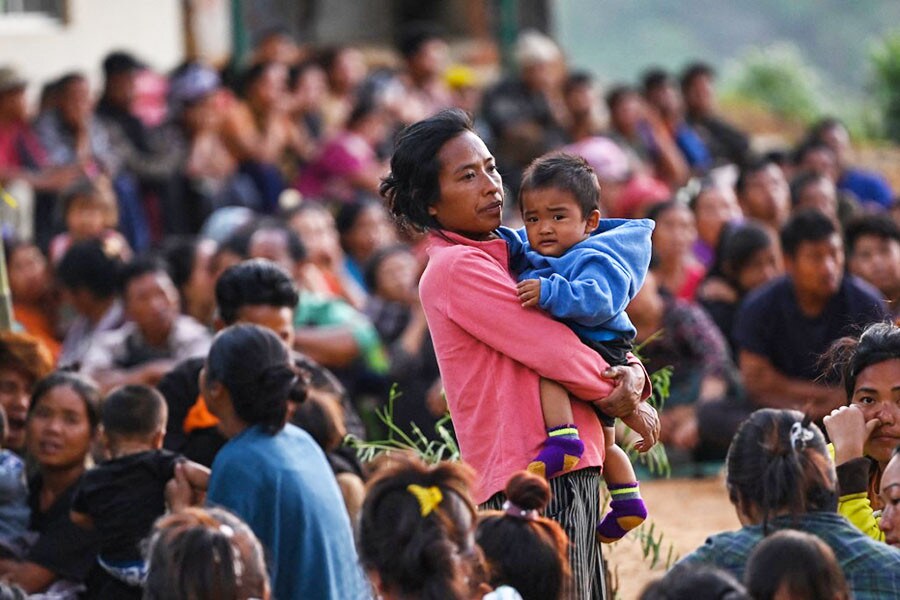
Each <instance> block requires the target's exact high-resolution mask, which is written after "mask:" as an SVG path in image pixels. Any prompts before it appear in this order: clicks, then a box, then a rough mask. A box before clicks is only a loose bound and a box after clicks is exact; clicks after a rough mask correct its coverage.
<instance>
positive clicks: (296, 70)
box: [287, 58, 322, 90]
mask: <svg viewBox="0 0 900 600" xmlns="http://www.w3.org/2000/svg"><path fill="white" fill-rule="evenodd" d="M320 68H322V65H320V64H319V63H318V62H317V61H315V60H313V59H311V58H307V59H306V60H302V61H300V62H299V63H297V64H296V65H292V66H291V68H289V69H288V79H287V85H288V89H289V90H292V89H294V88H295V87H297V84H298V83H299V82H300V79H301V78H302V77H303V75H305V74H306V72H307V71H309V70H310V69H320Z"/></svg>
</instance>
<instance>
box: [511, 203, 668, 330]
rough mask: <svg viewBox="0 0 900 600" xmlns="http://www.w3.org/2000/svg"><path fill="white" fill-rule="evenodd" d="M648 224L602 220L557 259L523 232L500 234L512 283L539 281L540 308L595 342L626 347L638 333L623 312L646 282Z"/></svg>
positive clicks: (648, 256) (649, 227)
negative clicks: (541, 250)
mask: <svg viewBox="0 0 900 600" xmlns="http://www.w3.org/2000/svg"><path fill="white" fill-rule="evenodd" d="M653 227H654V223H653V221H651V220H650V219H602V220H601V221H600V225H599V226H598V227H597V229H596V230H595V231H594V233H592V234H591V236H590V237H589V238H587V239H586V240H584V241H582V242H579V243H577V244H575V245H574V246H572V247H571V248H569V249H568V250H566V252H565V253H564V254H563V255H562V256H559V257H553V256H544V255H542V254H539V253H538V252H536V251H535V250H534V249H533V248H532V247H531V244H529V243H528V236H527V235H526V233H525V229H524V228H522V229H519V230H513V229H509V228H508V227H501V228H500V229H499V231H498V232H499V233H500V235H501V236H502V237H503V239H505V240H506V242H507V244H508V245H509V255H510V263H509V264H510V267H511V268H512V270H513V271H515V272H516V273H518V275H517V279H518V280H519V281H524V280H525V279H539V280H540V282H541V298H540V307H541V308H542V309H544V310H546V311H547V312H549V313H550V314H551V315H553V316H554V317H555V318H557V319H560V320H561V321H563V322H564V323H565V324H566V325H568V326H569V327H571V328H572V331H574V332H575V333H576V334H578V336H579V337H581V338H586V339H589V340H593V341H597V342H608V341H610V340H614V339H623V340H626V341H631V340H633V339H634V336H635V334H636V333H637V332H636V330H635V328H634V325H633V324H632V323H631V319H629V318H628V315H627V314H625V308H626V307H627V306H628V303H629V302H631V299H632V298H634V296H635V294H637V292H638V290H640V289H641V286H642V285H644V278H645V277H646V276H647V268H648V266H649V265H650V253H651V245H650V236H651V234H652V233H653Z"/></svg>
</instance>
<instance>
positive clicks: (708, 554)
mask: <svg viewBox="0 0 900 600" xmlns="http://www.w3.org/2000/svg"><path fill="white" fill-rule="evenodd" d="M785 528H790V529H797V530H800V531H805V532H807V533H811V534H813V535H815V536H818V537H819V538H821V539H822V541H824V542H825V543H826V544H828V545H829V546H830V547H831V549H832V550H833V551H834V555H835V557H836V558H837V561H838V564H839V565H840V566H841V570H842V571H843V572H844V575H845V576H846V577H847V584H848V585H849V586H850V590H851V591H852V592H853V597H854V598H856V600H880V599H883V598H900V550H897V549H896V548H894V547H892V546H888V545H887V544H885V543H883V542H877V541H875V540H873V539H872V538H870V537H868V536H866V535H865V534H863V533H862V532H861V531H860V530H858V529H857V528H856V527H854V526H853V525H852V524H851V523H850V522H849V521H847V520H846V519H845V518H844V517H842V516H841V515H839V514H837V513H833V512H810V513H806V514H804V515H800V516H798V517H796V518H795V517H777V518H775V519H773V520H772V521H770V522H769V530H770V531H774V530H777V529H785ZM762 538H763V531H762V526H761V525H753V526H749V527H743V528H741V529H739V530H738V531H728V532H725V533H718V534H716V535H714V536H712V537H710V538H709V539H707V540H706V543H705V544H703V545H702V546H700V547H699V548H697V549H696V550H695V551H694V552H692V553H691V554H688V555H687V556H686V557H684V558H683V559H682V560H681V562H682V563H689V564H697V563H703V564H710V565H713V566H716V567H719V568H720V569H724V570H726V571H728V572H729V573H731V574H732V575H734V576H735V577H736V578H737V580H738V581H742V580H743V578H744V568H745V567H746V566H747V559H748V558H750V553H751V552H752V551H753V548H754V547H755V546H756V544H757V543H759V542H760V541H761V540H762ZM679 564H680V563H679Z"/></svg>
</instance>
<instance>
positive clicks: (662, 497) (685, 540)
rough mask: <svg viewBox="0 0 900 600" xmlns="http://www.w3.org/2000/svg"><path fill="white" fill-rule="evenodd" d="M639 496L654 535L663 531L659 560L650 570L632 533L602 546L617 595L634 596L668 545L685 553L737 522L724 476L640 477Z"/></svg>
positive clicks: (624, 599) (657, 572) (655, 572)
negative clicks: (651, 479)
mask: <svg viewBox="0 0 900 600" xmlns="http://www.w3.org/2000/svg"><path fill="white" fill-rule="evenodd" d="M641 495H642V496H643V497H644V501H645V502H646V503H647V507H648V510H649V511H650V517H649V520H650V521H652V522H653V523H654V524H655V532H656V534H655V535H654V537H657V534H658V533H659V532H662V534H663V539H662V550H661V552H660V554H661V558H660V563H661V564H659V565H657V566H656V567H655V568H653V569H650V560H649V559H645V558H644V557H643V553H642V550H641V546H640V543H639V542H638V541H636V540H634V539H630V538H633V536H632V535H629V536H627V537H626V538H625V539H623V540H622V541H620V542H618V543H616V544H614V545H612V546H604V553H605V556H606V557H607V560H608V561H609V563H610V570H611V571H612V573H613V582H614V585H617V592H618V593H617V598H619V599H620V600H632V599H633V598H637V597H638V595H639V594H640V591H641V590H642V589H643V588H644V586H645V585H646V584H647V583H648V582H650V581H653V580H654V579H657V578H658V577H660V576H661V575H662V574H663V573H664V572H665V560H666V555H667V553H668V551H669V547H670V546H672V547H673V548H674V551H673V556H684V555H686V554H688V553H690V552H691V551H692V550H693V549H695V548H696V547H697V546H699V545H700V544H702V543H703V542H704V541H705V540H706V538H707V537H708V536H709V535H710V534H712V533H717V532H720V531H726V530H733V529H737V528H739V527H740V524H739V523H738V520H737V516H735V513H734V508H733V507H732V505H731V503H730V502H729V501H728V495H727V493H726V491H725V480H724V478H722V477H718V478H714V479H702V480H698V479H671V480H655V481H642V482H641Z"/></svg>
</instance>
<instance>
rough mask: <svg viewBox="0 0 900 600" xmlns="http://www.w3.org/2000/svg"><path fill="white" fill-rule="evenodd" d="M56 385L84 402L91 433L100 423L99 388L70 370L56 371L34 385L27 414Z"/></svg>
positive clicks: (29, 413) (29, 414) (32, 410)
mask: <svg viewBox="0 0 900 600" xmlns="http://www.w3.org/2000/svg"><path fill="white" fill-rule="evenodd" d="M58 387H66V388H69V389H71V390H72V391H73V392H75V394H76V395H77V396H78V397H79V398H81V401H82V402H84V411H85V413H87V418H88V422H89V423H90V425H91V433H92V434H93V433H94V432H95V431H96V430H97V425H99V424H100V390H99V389H98V388H97V385H96V384H95V383H94V382H93V381H91V380H90V379H88V378H87V377H85V376H83V375H79V374H78V373H72V372H71V371H56V372H54V373H51V374H50V375H48V376H47V377H44V378H43V379H41V380H40V381H38V382H37V384H36V385H35V386H34V390H32V392H31V403H30V404H29V405H28V416H29V417H30V416H31V413H33V412H34V409H35V407H37V405H38V404H40V402H41V400H43V398H44V397H45V396H46V395H47V394H49V393H50V392H52V391H53V390H55V389H56V388H58Z"/></svg>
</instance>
